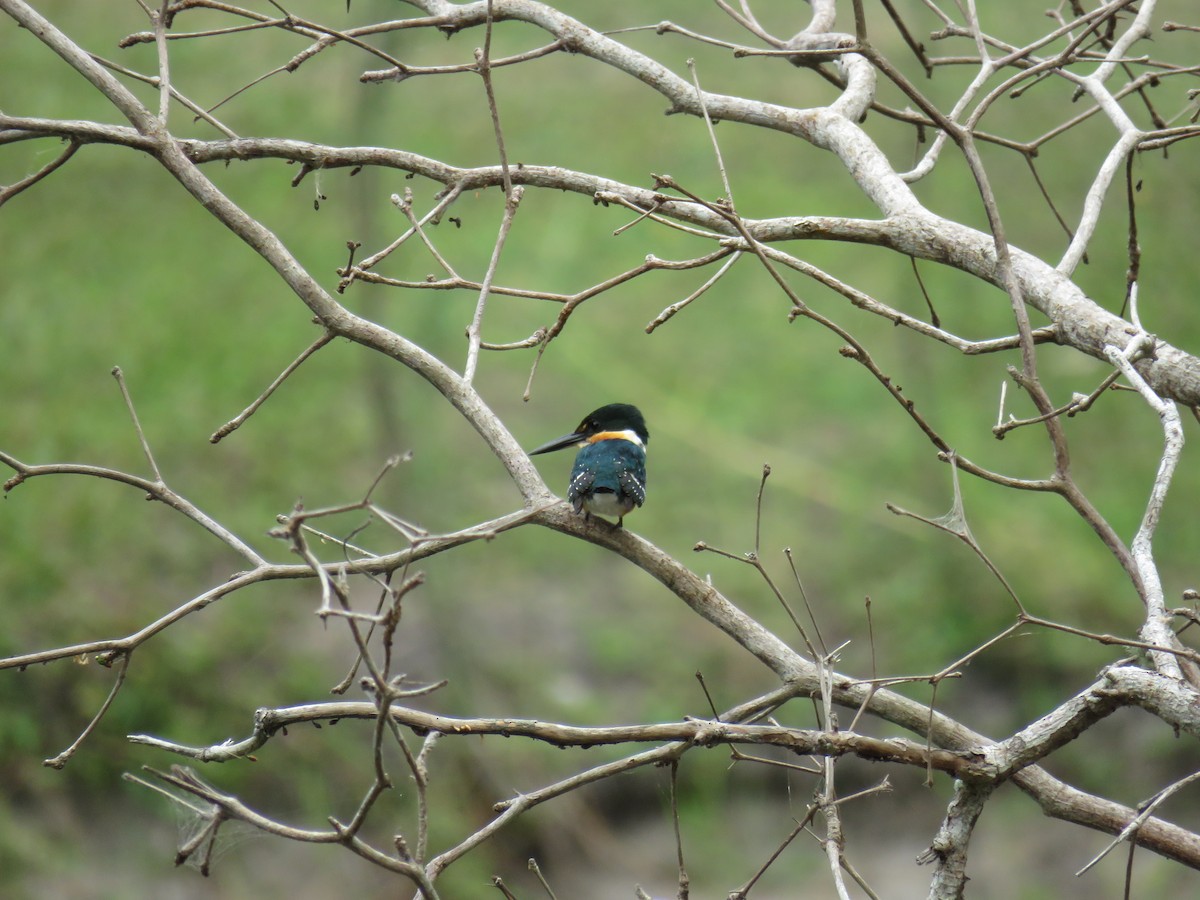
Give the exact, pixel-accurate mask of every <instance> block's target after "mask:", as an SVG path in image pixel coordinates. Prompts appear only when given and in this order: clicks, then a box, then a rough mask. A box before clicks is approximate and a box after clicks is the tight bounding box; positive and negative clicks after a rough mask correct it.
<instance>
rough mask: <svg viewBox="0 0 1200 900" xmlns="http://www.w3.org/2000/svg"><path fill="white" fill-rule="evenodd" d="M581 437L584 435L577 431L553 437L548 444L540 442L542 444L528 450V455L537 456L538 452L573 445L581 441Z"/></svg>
mask: <svg viewBox="0 0 1200 900" xmlns="http://www.w3.org/2000/svg"><path fill="white" fill-rule="evenodd" d="M583 438H584V435H582V434H580V433H579V432H578V431H573V432H571V433H570V434H564V435H563V436H562V437H560V438H555V439H554V440H552V441H551V442H550V443H548V444H542V446H540V447H538V448H537V449H536V450H530V451H529V455H530V456H537V454H539V453H550V452H552V451H554V450H562V449H564V448H566V447H574V446H575V445H576V444H578V443H579V442H580V441H582V440H583Z"/></svg>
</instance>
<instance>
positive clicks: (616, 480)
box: [529, 403, 650, 528]
mask: <svg viewBox="0 0 1200 900" xmlns="http://www.w3.org/2000/svg"><path fill="white" fill-rule="evenodd" d="M649 442H650V432H648V431H647V430H646V420H645V419H644V418H643V417H642V414H641V411H639V410H638V408H637V407H636V406H630V405H629V404H628V403H610V404H608V405H607V406H602V407H600V408H599V409H598V410H596V411H595V412H591V413H588V415H587V416H586V417H585V418H584V420H583V421H582V422H580V423H579V427H578V428H576V429H575V430H574V431H572V432H571V433H570V434H565V435H563V436H562V437H560V438H557V439H556V440H553V441H551V442H550V443H548V444H542V446H540V447H538V448H537V449H536V450H531V451H530V452H529V455H530V456H534V455H536V454H538V453H549V452H551V451H552V450H562V449H563V448H564V447H578V448H579V453H578V454H577V455H576V457H575V468H573V469H572V470H571V484H570V485H569V486H568V487H567V499H568V500H570V501H571V505H572V506H573V507H575V512H577V513H578V512H582V513H583V514H584V515H585V516H586V515H588V514H589V513H590V514H594V515H598V516H607V517H609V518H611V517H613V516H616V519H617V527H618V528H620V527H621V526H622V525H623V524H624V522H625V517H626V516H627V515H629V513H630V512H631V511H632V510H633V508H634V507H636V506H641V505H642V502H643V501H644V500H645V499H646V444H648V443H649Z"/></svg>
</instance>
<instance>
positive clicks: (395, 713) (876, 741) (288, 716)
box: [129, 701, 996, 780]
mask: <svg viewBox="0 0 1200 900" xmlns="http://www.w3.org/2000/svg"><path fill="white" fill-rule="evenodd" d="M388 714H389V715H390V716H391V717H392V720H393V721H395V722H396V723H398V724H400V725H404V726H405V727H407V728H410V729H411V730H412V731H413V732H414V733H415V734H417V735H418V736H422V737H423V736H424V735H426V734H429V733H430V732H437V733H438V734H444V735H450V736H461V735H496V736H499V737H506V738H508V737H525V738H530V739H533V740H537V741H542V742H543V743H547V744H551V745H553V746H556V747H596V746H602V745H609V744H644V743H663V742H673V741H681V742H684V743H687V744H692V745H695V746H697V747H715V746H718V745H722V744H760V745H767V746H773V747H782V748H784V749H786V750H790V751H792V752H793V753H797V754H805V755H814V756H847V755H852V756H857V757H859V758H861V759H866V760H870V761H872V762H893V763H901V764H904V765H910V766H916V767H918V768H927V767H930V768H934V769H937V770H938V771H941V772H945V773H947V774H949V775H952V776H954V777H955V778H970V779H982V780H989V779H993V778H995V777H996V775H995V770H991V769H990V767H989V766H988V765H986V764H981V763H980V761H979V758H978V756H977V755H976V754H972V753H967V752H960V751H952V750H938V749H930V748H927V747H924V746H921V745H918V744H913V743H911V742H909V741H906V740H902V739H890V740H883V739H880V738H874V737H869V736H867V735H862V734H854V733H853V732H849V731H839V732H831V731H815V730H810V729H803V728H786V727H784V726H782V725H741V724H736V723H729V722H719V721H715V720H702V719H688V720H686V721H683V722H668V723H662V724H654V725H611V726H579V725H563V724H560V723H556V722H541V721H537V720H534V719H487V718H458V717H453V716H441V715H436V714H434V713H428V712H422V711H421V710H416V709H410V708H407V707H402V706H398V705H396V704H391V705H390V706H389V707H388ZM378 716H379V709H378V707H377V706H376V705H375V704H374V703H370V702H365V701H358V702H330V703H313V704H307V705H303V706H290V707H285V708H281V709H260V710H259V711H258V712H257V713H256V714H255V716H254V734H253V735H252V736H250V737H248V738H246V739H245V740H242V741H237V742H230V741H227V742H225V743H223V744H218V745H215V746H212V747H188V746H185V745H183V744H176V743H174V742H172V741H166V740H163V739H161V738H156V737H152V736H150V735H145V734H131V735H129V740H130V741H131V742H133V743H135V744H145V745H147V746H151V747H156V748H158V749H160V750H167V751H170V752H172V753H177V754H179V755H180V756H186V757H188V758H190V759H195V760H198V761H200V762H227V761H230V760H233V759H239V758H244V757H245V756H246V755H247V754H249V753H253V752H254V751H255V750H257V749H259V748H260V747H262V746H263V745H264V744H265V743H266V742H267V741H268V740H269V739H270V738H271V737H272V736H273V735H274V734H275V733H276V732H278V731H279V730H280V729H283V728H288V727H290V726H293V725H297V724H301V723H304V722H322V721H324V722H328V721H337V720H341V719H366V720H372V721H373V720H375V719H376V718H378Z"/></svg>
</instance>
